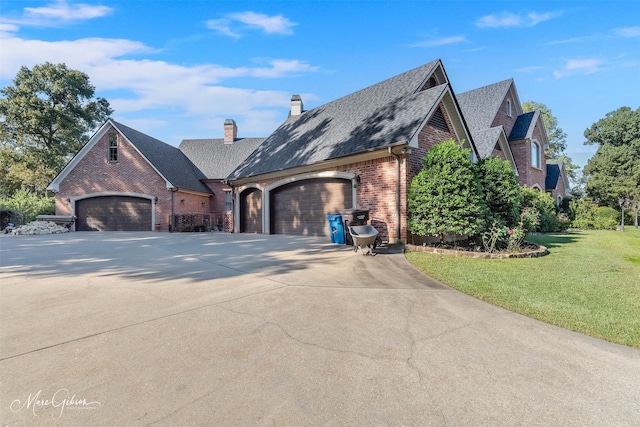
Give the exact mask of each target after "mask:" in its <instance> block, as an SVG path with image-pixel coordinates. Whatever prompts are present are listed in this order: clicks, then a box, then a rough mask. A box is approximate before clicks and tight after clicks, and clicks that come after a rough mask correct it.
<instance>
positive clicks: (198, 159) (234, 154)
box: [178, 138, 265, 180]
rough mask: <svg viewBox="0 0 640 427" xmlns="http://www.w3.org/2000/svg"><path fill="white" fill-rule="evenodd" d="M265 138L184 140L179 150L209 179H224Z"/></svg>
mask: <svg viewBox="0 0 640 427" xmlns="http://www.w3.org/2000/svg"><path fill="white" fill-rule="evenodd" d="M264 140H265V138H238V139H236V140H234V141H233V143H228V142H227V143H225V141H224V138H214V139H184V140H182V142H181V143H180V145H179V147H178V149H179V150H180V151H182V152H183V153H184V154H185V155H186V156H187V157H188V158H189V160H191V161H192V162H193V164H194V165H196V167H197V168H198V169H200V170H201V171H202V172H203V173H204V175H205V176H206V178H207V179H220V180H222V179H224V178H226V177H227V176H228V175H229V174H230V173H231V172H233V170H234V169H235V168H237V167H238V165H239V164H240V163H242V161H243V160H244V159H246V158H247V157H248V156H249V155H250V154H251V153H252V152H253V150H255V149H256V148H257V147H258V146H259V145H260V144H261V143H262V142H263V141H264Z"/></svg>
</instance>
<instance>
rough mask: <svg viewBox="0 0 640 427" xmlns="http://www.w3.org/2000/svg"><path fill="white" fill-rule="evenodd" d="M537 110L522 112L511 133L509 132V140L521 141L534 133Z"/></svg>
mask: <svg viewBox="0 0 640 427" xmlns="http://www.w3.org/2000/svg"><path fill="white" fill-rule="evenodd" d="M535 119H536V112H535V111H530V112H528V113H524V114H520V115H519V116H518V118H517V119H516V122H515V123H514V124H513V128H512V129H511V133H510V134H509V141H520V140H523V139H527V138H531V135H532V134H533V128H534V126H535V123H536V120H535Z"/></svg>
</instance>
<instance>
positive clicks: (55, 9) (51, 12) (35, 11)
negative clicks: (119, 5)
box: [24, 0, 113, 21]
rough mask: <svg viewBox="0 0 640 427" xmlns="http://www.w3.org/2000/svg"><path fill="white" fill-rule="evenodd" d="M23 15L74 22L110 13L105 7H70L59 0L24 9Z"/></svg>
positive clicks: (109, 9)
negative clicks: (47, 4)
mask: <svg viewBox="0 0 640 427" xmlns="http://www.w3.org/2000/svg"><path fill="white" fill-rule="evenodd" d="M24 10H25V12H26V13H25V15H27V16H30V17H33V18H44V19H57V20H61V21H76V20H84V19H93V18H100V17H102V16H106V15H108V14H110V13H111V12H112V10H113V9H112V8H110V7H107V6H91V5H88V4H82V3H79V4H75V5H72V6H70V5H69V4H67V2H66V1H65V0H59V1H58V2H56V3H52V4H51V5H49V6H42V7H25V8H24Z"/></svg>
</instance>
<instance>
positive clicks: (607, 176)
mask: <svg viewBox="0 0 640 427" xmlns="http://www.w3.org/2000/svg"><path fill="white" fill-rule="evenodd" d="M584 136H585V138H586V139H587V140H586V141H585V145H598V150H597V151H596V154H594V156H593V157H592V158H591V159H589V162H588V163H587V165H586V166H585V168H584V174H585V175H586V191H587V194H588V195H589V196H591V197H593V198H594V199H599V200H600V204H605V205H609V206H612V207H618V199H619V198H621V197H623V198H630V199H632V200H635V201H640V108H638V109H636V110H635V111H634V110H632V109H631V108H629V107H621V108H619V109H617V110H615V111H612V112H610V113H608V114H607V115H606V116H605V118H603V119H600V120H598V121H597V122H596V123H594V124H593V125H591V127H590V128H589V129H587V130H585V131H584Z"/></svg>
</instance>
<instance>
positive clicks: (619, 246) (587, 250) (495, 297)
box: [406, 226, 640, 348]
mask: <svg viewBox="0 0 640 427" xmlns="http://www.w3.org/2000/svg"><path fill="white" fill-rule="evenodd" d="M527 239H528V240H530V241H533V242H535V243H538V244H542V245H544V246H546V247H547V248H548V249H549V252H550V253H549V255H547V256H544V257H541V258H517V259H504V260H502V259H474V258H457V257H451V256H445V255H437V254H430V253H424V252H407V253H406V257H407V259H408V260H409V261H410V262H411V263H412V264H413V265H415V266H416V267H418V268H419V269H421V270H422V271H424V272H425V273H426V274H428V275H429V276H431V277H433V278H435V279H437V280H439V281H441V282H443V283H445V284H447V285H449V286H451V287H453V288H455V289H458V290H460V291H462V292H464V293H467V294H469V295H472V296H474V297H476V298H479V299H481V300H483V301H487V302H489V303H491V304H494V305H497V306H500V307H503V308H505V309H507V310H511V311H514V312H516V313H520V314H523V315H525V316H529V317H532V318H534V319H538V320H541V321H543V322H547V323H551V324H554V325H557V326H560V327H563V328H566V329H569V330H572V331H576V332H580V333H583V334H587V335H591V336H593V337H596V338H601V339H604V340H607V341H611V342H614V343H618V344H623V345H627V346H631V347H636V348H640V286H638V283H639V281H640V230H636V229H634V228H633V226H631V227H629V228H628V229H626V231H625V232H624V233H621V232H619V231H604V230H603V231H599V230H590V231H580V232H572V233H565V234H540V235H530V236H528V238H527Z"/></svg>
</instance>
